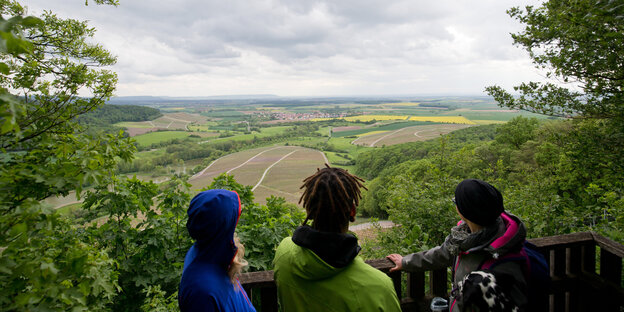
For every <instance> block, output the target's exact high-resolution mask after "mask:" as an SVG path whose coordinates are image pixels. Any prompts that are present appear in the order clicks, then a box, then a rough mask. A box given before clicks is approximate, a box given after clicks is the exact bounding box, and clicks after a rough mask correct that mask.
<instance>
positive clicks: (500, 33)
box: [21, 0, 542, 96]
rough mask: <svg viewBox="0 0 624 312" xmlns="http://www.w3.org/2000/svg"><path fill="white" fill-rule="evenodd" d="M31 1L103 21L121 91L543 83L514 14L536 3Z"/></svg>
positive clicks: (333, 91)
mask: <svg viewBox="0 0 624 312" xmlns="http://www.w3.org/2000/svg"><path fill="white" fill-rule="evenodd" d="M21 2H22V3H23V4H24V5H26V6H28V8H29V14H31V15H38V14H39V13H41V12H42V11H43V10H44V9H45V10H51V11H53V12H55V13H57V14H58V15H59V16H61V17H71V18H76V19H81V20H88V21H89V23H90V25H92V26H94V27H96V28H97V34H96V37H95V38H96V41H98V42H99V43H101V44H102V45H103V46H104V47H106V48H107V49H109V50H110V51H112V52H113V53H114V54H115V55H117V57H118V62H117V64H116V65H115V66H113V70H114V71H116V72H117V74H118V76H119V83H118V85H117V91H116V95H118V96H132V95H153V96H213V95H236V94H275V95H280V96H352V95H418V94H438V95H457V94H469V95H479V94H483V89H484V87H485V86H488V85H491V84H499V85H501V86H503V87H506V88H511V87H512V86H513V85H516V84H518V83H519V82H521V81H528V80H541V79H542V78H541V75H540V72H539V71H538V70H536V69H535V68H534V67H533V65H532V64H531V61H530V59H529V58H528V55H527V53H526V52H525V51H524V50H522V49H521V48H519V47H515V46H513V45H512V40H511V36H510V33H511V32H517V31H518V30H520V29H521V25H520V24H519V23H517V22H516V21H515V20H512V19H511V18H510V17H509V16H508V15H507V14H506V13H505V11H506V10H507V9H508V8H510V7H513V6H524V5H527V4H533V5H535V4H538V3H539V1H537V0H476V1H467V0H440V1H422V0H320V1H313V0H226V1H222V0H220V1H217V0H176V1H172V0H120V2H121V4H120V6H118V7H111V6H98V5H95V4H94V3H90V5H89V6H85V5H84V0H23V1H21ZM91 2H93V1H91Z"/></svg>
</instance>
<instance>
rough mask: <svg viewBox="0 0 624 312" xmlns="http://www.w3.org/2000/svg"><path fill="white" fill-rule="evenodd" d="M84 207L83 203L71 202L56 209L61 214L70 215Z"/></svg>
mask: <svg viewBox="0 0 624 312" xmlns="http://www.w3.org/2000/svg"><path fill="white" fill-rule="evenodd" d="M81 207H82V203H74V204H69V205H65V206H62V207H60V208H58V209H56V211H57V212H58V213H59V214H61V215H69V214H71V213H72V212H74V211H76V210H78V209H81Z"/></svg>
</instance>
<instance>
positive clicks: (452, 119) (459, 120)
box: [409, 116, 476, 125]
mask: <svg viewBox="0 0 624 312" xmlns="http://www.w3.org/2000/svg"><path fill="white" fill-rule="evenodd" d="M409 120H414V121H431V122H441V123H452V124H464V125H476V123H475V122H473V121H471V120H468V119H466V117H464V116H411V117H410V118H409Z"/></svg>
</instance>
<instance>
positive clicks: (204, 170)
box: [189, 155, 228, 181]
mask: <svg viewBox="0 0 624 312" xmlns="http://www.w3.org/2000/svg"><path fill="white" fill-rule="evenodd" d="M225 156H228V155H225ZM225 156H221V157H219V158H217V159H215V160H213V161H212V162H211V163H210V165H208V167H206V168H204V169H203V170H202V171H200V172H198V173H196V174H194V175H193V176H192V177H191V178H190V179H189V181H190V180H193V179H196V178H198V177H199V176H201V175H202V174H204V172H206V170H208V168H210V167H212V165H213V164H214V163H216V162H217V160H219V159H221V158H223V157H225Z"/></svg>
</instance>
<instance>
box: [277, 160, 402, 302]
mask: <svg viewBox="0 0 624 312" xmlns="http://www.w3.org/2000/svg"><path fill="white" fill-rule="evenodd" d="M326 167H327V168H323V169H320V170H317V172H316V174H314V175H312V176H310V177H308V178H306V179H305V180H303V183H304V184H303V186H302V187H301V188H305V190H304V192H303V195H302V196H301V199H300V200H299V202H300V203H301V202H302V201H303V207H304V208H305V209H306V212H307V217H306V220H305V221H304V222H303V225H302V226H300V227H299V228H297V229H296V230H295V232H294V233H293V236H292V238H291V237H287V238H285V239H284V240H283V241H282V242H281V243H280V245H279V247H277V251H276V253H275V259H274V260H273V264H274V266H275V268H274V274H275V282H276V284H277V294H278V298H279V302H280V304H281V307H282V310H283V311H285V312H291V311H337V312H344V311H401V307H400V305H399V300H398V298H397V294H396V292H395V290H394V287H393V284H392V280H391V279H390V278H389V277H388V276H387V275H386V274H384V273H383V272H381V271H379V270H377V269H375V268H373V267H371V266H370V265H368V264H366V263H365V262H364V261H363V260H362V258H361V257H359V256H358V253H359V252H360V250H361V248H360V246H359V245H358V241H357V238H356V237H355V236H353V235H352V234H348V233H347V231H348V228H349V221H351V222H353V221H355V213H356V207H357V205H358V203H359V200H360V198H361V197H362V196H361V194H360V188H361V187H364V186H363V185H362V182H363V181H364V180H362V179H361V178H359V177H357V176H354V175H352V174H350V173H349V172H347V171H346V170H344V169H340V168H331V167H329V166H328V165H326ZM309 220H311V221H312V225H311V226H308V225H307V222H308V221H309Z"/></svg>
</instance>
